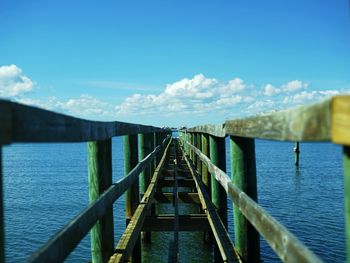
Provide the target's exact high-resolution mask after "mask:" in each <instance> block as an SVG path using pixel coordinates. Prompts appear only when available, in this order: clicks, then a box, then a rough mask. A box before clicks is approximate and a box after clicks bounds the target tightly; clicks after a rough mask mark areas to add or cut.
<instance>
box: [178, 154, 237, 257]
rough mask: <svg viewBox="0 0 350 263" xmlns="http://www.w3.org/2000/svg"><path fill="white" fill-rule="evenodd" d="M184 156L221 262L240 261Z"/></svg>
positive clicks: (200, 181)
mask: <svg viewBox="0 0 350 263" xmlns="http://www.w3.org/2000/svg"><path fill="white" fill-rule="evenodd" d="M192 149H193V150H194V149H196V148H194V147H193V148H192ZM184 158H185V161H186V163H187V165H188V167H189V169H190V173H191V175H192V177H193V179H194V181H195V183H196V188H197V192H198V195H199V199H200V200H201V203H202V208H203V210H204V211H205V213H206V215H207V217H208V222H209V225H210V227H211V230H212V232H213V236H214V238H215V240H216V244H217V245H218V248H219V251H220V254H221V257H222V260H223V262H240V259H239V255H238V254H237V252H236V250H235V249H234V246H233V243H232V241H231V239H230V236H229V234H228V232H227V230H226V227H225V225H224V224H223V222H222V221H221V219H220V216H219V214H218V212H217V211H216V209H215V207H214V205H213V203H212V202H211V200H210V197H209V195H208V193H207V192H206V190H205V186H204V183H203V181H202V180H201V178H200V175H199V174H198V173H197V171H196V169H195V168H194V166H192V163H191V162H190V161H189V159H188V155H187V156H186V155H185V156H184Z"/></svg>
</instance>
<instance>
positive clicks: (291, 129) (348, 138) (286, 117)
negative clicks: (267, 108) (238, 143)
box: [186, 95, 350, 145]
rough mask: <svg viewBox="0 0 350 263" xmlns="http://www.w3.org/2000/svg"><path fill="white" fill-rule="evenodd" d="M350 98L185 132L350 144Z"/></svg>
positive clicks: (344, 97)
mask: <svg viewBox="0 0 350 263" xmlns="http://www.w3.org/2000/svg"><path fill="white" fill-rule="evenodd" d="M349 123H350V96H349V95H345V96H334V97H332V98H329V99H326V100H324V101H321V102H317V103H314V104H311V105H305V106H299V107H296V108H292V109H288V110H282V111H279V112H274V113H270V114H264V115H259V116H255V117H248V118H244V119H237V120H227V121H225V123H224V124H223V125H210V124H208V125H201V126H196V127H193V128H189V129H187V131H186V132H201V133H206V134H210V135H213V136H216V137H225V136H226V135H232V136H237V137H245V138H260V139H268V140H278V141H293V142H295V141H298V142H302V141H332V142H334V143H337V144H341V145H350V124H349Z"/></svg>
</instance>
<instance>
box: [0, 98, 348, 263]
mask: <svg viewBox="0 0 350 263" xmlns="http://www.w3.org/2000/svg"><path fill="white" fill-rule="evenodd" d="M349 105H350V96H335V97H331V98H329V99H327V100H325V101H321V102H318V103H315V104H311V105H306V106H301V107H298V108H295V109H290V110H286V111H281V112H275V113H271V114H267V115H262V116H255V117H251V118H244V119H236V120H227V121H225V123H223V124H220V125H212V124H207V125H201V126H196V127H191V128H181V129H179V130H177V129H170V128H160V127H154V126H145V125H139V124H132V123H125V122H118V121H116V122H99V121H88V120H83V119H79V118H74V117H70V116H67V115H63V114H58V113H55V112H52V111H47V110H43V109H39V108H35V107H30V106H25V105H22V104H18V103H14V102H10V101H5V100H0V198H1V202H0V262H5V261H6V258H5V244H6V239H5V237H4V209H3V204H4V196H3V191H4V189H3V188H4V185H3V183H2V182H3V178H4V177H6V176H7V175H6V174H3V161H2V158H3V156H2V154H1V153H2V152H1V149H2V147H3V146H4V145H9V144H14V143H22V142H26V143H39V142H45V143H52V142H86V143H87V148H88V152H87V154H88V156H87V157H88V173H87V176H88V182H89V184H88V185H86V187H87V188H88V189H89V199H90V204H89V205H88V206H87V207H86V208H84V209H83V210H82V211H81V212H80V213H79V214H77V215H76V216H75V217H74V218H73V219H72V220H71V221H70V222H67V225H65V226H64V227H63V228H62V229H58V231H57V233H56V234H54V235H53V236H52V237H51V238H50V239H49V241H48V242H47V243H45V244H44V245H43V246H42V247H41V248H39V249H38V250H37V251H35V252H34V253H33V254H32V255H31V256H30V257H29V258H28V259H27V262H62V261H64V260H65V259H66V258H67V256H68V255H69V254H70V253H71V252H72V251H73V250H74V249H75V248H76V246H77V245H78V244H79V242H80V241H81V240H82V239H83V238H84V237H85V236H86V235H87V234H88V233H89V232H90V236H91V259H87V260H91V261H92V262H94V263H96V262H125V261H130V260H131V261H132V262H141V261H142V260H144V255H143V252H142V251H144V249H149V248H151V247H152V246H156V238H154V239H153V238H152V242H151V233H156V232H172V235H170V237H169V240H168V242H165V243H164V244H162V245H163V246H164V245H166V246H167V250H166V251H167V255H155V256H157V258H159V257H162V258H163V259H164V258H167V260H168V262H181V261H182V256H183V255H182V254H181V250H180V249H179V247H180V244H181V235H179V233H180V232H198V233H199V234H200V235H202V236H203V233H204V238H203V243H206V244H199V243H198V242H193V243H191V247H192V246H193V247H196V246H198V249H197V250H198V251H201V252H203V253H204V252H208V253H209V255H211V256H212V258H213V261H215V262H260V243H259V242H260V238H261V239H265V240H266V242H267V243H268V244H269V245H270V247H271V248H272V250H273V251H274V252H275V253H276V255H277V256H278V257H279V258H280V259H281V260H282V261H283V262H322V260H321V259H320V258H319V257H318V256H317V255H316V254H315V253H314V252H312V251H311V250H310V249H309V248H308V247H306V246H305V245H304V244H303V243H302V242H301V241H300V240H299V239H298V238H297V237H296V236H295V235H293V234H292V233H291V232H290V231H289V230H288V229H287V228H286V227H284V226H283V225H282V224H281V223H280V222H279V221H278V220H276V219H275V218H274V217H272V216H271V215H270V214H269V213H268V212H267V211H265V210H264V209H263V208H262V207H261V206H260V205H259V204H258V195H257V180H256V163H255V162H256V160H255V145H254V141H255V139H268V140H276V141H290V142H297V144H296V149H297V150H296V151H295V159H294V161H295V165H298V164H299V142H300V143H301V142H312V141H321V142H324V141H331V142H333V143H335V144H339V145H342V146H343V167H344V188H345V190H344V201H345V225H346V250H347V261H348V262H350V150H349V147H350V106H349ZM173 131H176V132H178V137H177V136H174V135H172V132H173ZM116 136H124V166H125V173H124V175H125V176H124V177H122V178H121V179H119V180H118V181H116V182H113V181H112V166H113V165H112V163H113V162H114V161H115V160H113V159H112V152H113V150H114V148H115V147H113V141H112V138H113V137H116ZM226 142H227V143H228V142H229V145H230V154H229V156H226V148H225V147H226V145H227V144H226ZM226 158H229V160H230V164H229V165H230V173H229V174H228V173H227V172H226V166H227V164H226ZM291 159H292V153H291ZM305 165H307V164H305ZM113 167H115V166H113ZM116 168H117V169H122V167H116ZM24 187H25V186H24ZM124 194H125V208H126V210H125V211H126V213H125V216H126V224H124V223H123V224H122V225H116V226H114V225H113V222H114V221H113V204H114V203H115V201H116V200H118V199H119V198H120V197H121V196H122V195H124ZM228 200H229V201H230V202H232V204H233V214H234V215H233V218H234V221H233V222H232V224H233V225H228V214H227V201H228ZM28 202H30V201H28ZM165 204H168V206H166V205H165ZM169 204H170V206H169ZM185 204H190V205H191V207H193V208H194V209H193V211H191V212H188V213H187V212H184V213H182V212H181V211H182V209H181V207H182V206H184V205H185ZM28 205H31V204H30V203H28ZM164 207H167V209H170V210H168V211H166V212H164V211H163V210H162V209H163V208H164ZM160 208H162V209H160ZM230 216H232V215H230ZM230 224H231V223H230ZM125 225H126V226H125ZM5 227H6V226H5ZM114 227H116V228H117V229H119V230H122V231H123V234H122V236H121V238H120V239H119V241H118V242H117V244H114V235H115V233H114V230H113V229H114ZM228 228H234V236H231V235H230V234H229V232H228ZM141 234H142V235H141ZM197 240H198V239H197ZM209 240H211V241H212V242H208V241H209ZM141 241H143V242H141ZM142 246H144V247H142ZM200 247H201V249H199V248H200ZM203 247H204V248H205V250H206V251H204V249H203ZM150 253H151V252H150ZM153 253H159V252H158V251H157V250H156V251H153ZM192 260H194V261H195V260H196V259H195V258H193V259H192Z"/></svg>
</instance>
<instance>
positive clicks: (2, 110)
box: [0, 100, 13, 145]
mask: <svg viewBox="0 0 350 263" xmlns="http://www.w3.org/2000/svg"><path fill="white" fill-rule="evenodd" d="M12 129H13V127H12V109H11V103H10V102H8V101H3V100H0V145H4V144H9V143H11V141H12Z"/></svg>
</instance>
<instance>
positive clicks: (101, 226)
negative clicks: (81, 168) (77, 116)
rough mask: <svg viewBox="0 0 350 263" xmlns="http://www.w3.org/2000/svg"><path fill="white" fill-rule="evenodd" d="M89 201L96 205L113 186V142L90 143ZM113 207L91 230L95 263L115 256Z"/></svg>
mask: <svg viewBox="0 0 350 263" xmlns="http://www.w3.org/2000/svg"><path fill="white" fill-rule="evenodd" d="M88 174H89V201H90V204H91V203H94V202H95V201H96V200H97V199H98V198H99V197H100V196H101V195H102V194H103V192H105V191H106V190H107V189H108V188H109V187H110V186H111V184H112V140H111V139H109V140H104V141H96V142H89V143H88ZM113 229H114V228H113V210H112V205H109V206H108V208H107V209H106V212H105V215H104V216H103V217H102V218H100V219H99V221H98V222H97V223H96V224H95V226H94V227H93V228H92V229H91V232H90V233H91V257H92V262H93V263H102V262H106V261H107V260H108V259H109V257H110V256H111V255H112V254H113V249H114V230H113Z"/></svg>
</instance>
